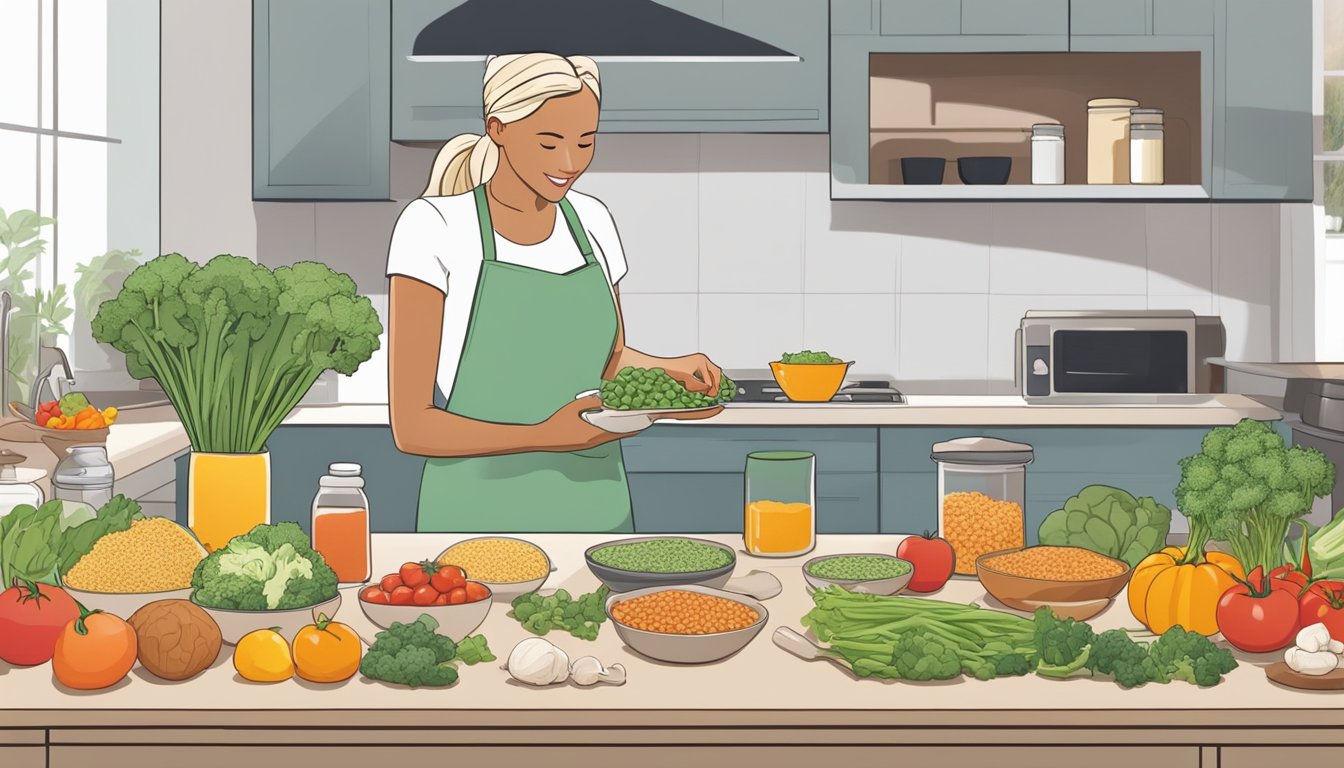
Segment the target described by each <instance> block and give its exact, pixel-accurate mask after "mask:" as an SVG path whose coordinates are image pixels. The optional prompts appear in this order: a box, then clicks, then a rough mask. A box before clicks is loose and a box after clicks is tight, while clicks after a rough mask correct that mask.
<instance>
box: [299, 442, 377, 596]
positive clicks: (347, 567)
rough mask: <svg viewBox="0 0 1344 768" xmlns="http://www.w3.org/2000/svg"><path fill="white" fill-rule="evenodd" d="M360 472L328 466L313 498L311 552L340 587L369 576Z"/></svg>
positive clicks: (367, 533) (365, 501)
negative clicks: (322, 563) (328, 568)
mask: <svg viewBox="0 0 1344 768" xmlns="http://www.w3.org/2000/svg"><path fill="white" fill-rule="evenodd" d="M362 471H363V469H362V468H361V467H360V466H359V465H358V464H352V463H348V462H338V463H335V464H331V465H330V466H329V467H328V468H327V474H325V475H323V476H322V479H321V480H319V481H318V484H317V495H316V496H314V497H313V523H312V538H313V549H315V550H317V552H318V553H319V554H321V555H322V558H323V559H324V560H326V562H327V565H329V566H331V569H332V570H333V571H335V572H336V580H337V581H339V582H340V583H342V584H362V583H364V582H366V581H368V580H369V578H370V577H371V576H372V575H373V574H372V565H373V563H372V550H373V547H372V541H371V536H370V527H369V499H368V497H367V496H365V495H364V478H363V477H362V476H361V472H362Z"/></svg>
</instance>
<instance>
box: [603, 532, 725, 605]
mask: <svg viewBox="0 0 1344 768" xmlns="http://www.w3.org/2000/svg"><path fill="white" fill-rule="evenodd" d="M583 559H584V562H586V563H587V564H588V570H590V571H592V572H593V575H594V576H596V577H597V578H598V580H599V581H601V582H602V583H603V584H606V585H607V588H608V589H610V590H611V591H612V592H629V591H631V590H634V589H645V588H648V587H670V586H678V585H685V584H694V585H699V586H704V587H712V588H714V589H722V588H723V587H724V585H726V584H727V583H728V580H729V579H731V578H732V576H733V569H734V568H736V567H737V554H736V553H735V552H734V551H733V549H732V547H728V546H726V545H723V544H720V543H718V542H717V541H709V540H707V539H693V538H689V537H685V536H642V537H637V538H631V539H619V540H617V541H608V542H604V543H602V544H595V545H593V546H591V547H589V548H588V550H587V551H586V552H584V553H583Z"/></svg>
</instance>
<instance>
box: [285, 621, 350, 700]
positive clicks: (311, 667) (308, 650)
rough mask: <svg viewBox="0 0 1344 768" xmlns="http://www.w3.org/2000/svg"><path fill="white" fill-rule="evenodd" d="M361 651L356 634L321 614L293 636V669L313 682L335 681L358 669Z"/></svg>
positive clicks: (348, 675) (347, 678) (347, 676)
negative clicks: (312, 622) (313, 622)
mask: <svg viewBox="0 0 1344 768" xmlns="http://www.w3.org/2000/svg"><path fill="white" fill-rule="evenodd" d="M363 655H364V649H363V647H362V646H361V645H360V642H359V635H356V634H355V631H354V630H353V629H351V628H349V627H347V626H346V625H344V624H339V623H337V622H334V621H332V620H331V619H329V618H327V615H326V614H325V613H324V614H321V615H319V616H318V617H317V622H316V623H315V624H309V625H308V626H306V627H304V628H303V629H301V630H299V633H298V634H297V635H295V636H294V669H295V671H297V672H298V673H299V677H302V678H303V679H304V680H308V681H310V682H314V683H339V682H340V681H342V680H349V679H350V678H351V677H354V675H355V673H356V672H358V671H359V660H360V658H361V657H363Z"/></svg>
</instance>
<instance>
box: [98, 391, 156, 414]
mask: <svg viewBox="0 0 1344 768" xmlns="http://www.w3.org/2000/svg"><path fill="white" fill-rule="evenodd" d="M78 391H80V392H83V393H84V396H85V397H87V398H89V402H90V403H92V404H93V405H94V406H95V407H97V408H116V409H117V410H118V411H127V410H131V409H135V408H152V407H154V406H156V405H167V404H168V397H167V396H166V395H164V394H163V393H162V392H154V391H148V392H146V391H142V390H137V389H122V390H96V389H80V390H78Z"/></svg>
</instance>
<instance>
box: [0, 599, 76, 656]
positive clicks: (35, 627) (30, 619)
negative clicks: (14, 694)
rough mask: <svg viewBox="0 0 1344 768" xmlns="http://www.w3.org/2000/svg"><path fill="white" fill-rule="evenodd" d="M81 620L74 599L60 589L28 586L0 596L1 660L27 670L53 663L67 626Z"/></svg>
mask: <svg viewBox="0 0 1344 768" xmlns="http://www.w3.org/2000/svg"><path fill="white" fill-rule="evenodd" d="M78 618H79V606H78V605H76V604H75V599H74V598H72V597H70V595H69V594H68V593H67V592H66V591H65V590H64V589H61V588H60V587H53V586H51V585H50V584H36V583H33V582H26V583H21V584H20V585H18V586H14V587H10V588H9V589H6V590H5V591H4V592H0V659H3V660H5V661H7V662H9V663H10V664H15V665H18V666H25V667H26V666H31V665H33V664H43V663H45V662H48V661H51V657H52V654H54V653H55V652H56V640H57V638H59V637H60V636H61V633H62V632H63V631H64V630H65V625H66V624H69V623H70V622H72V621H74V620H75V619H78Z"/></svg>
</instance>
